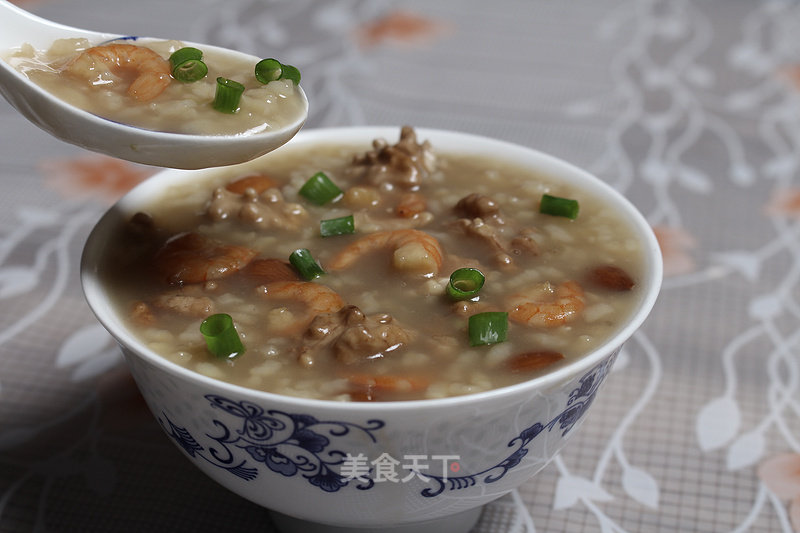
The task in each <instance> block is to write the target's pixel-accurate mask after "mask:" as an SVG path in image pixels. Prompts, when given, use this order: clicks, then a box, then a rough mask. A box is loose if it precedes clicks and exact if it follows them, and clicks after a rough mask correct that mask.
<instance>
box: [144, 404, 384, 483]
mask: <svg viewBox="0 0 800 533" xmlns="http://www.w3.org/2000/svg"><path fill="white" fill-rule="evenodd" d="M205 398H206V399H207V400H208V401H209V402H210V403H211V406H212V407H214V408H218V409H221V410H222V411H224V412H226V413H227V414H229V415H232V416H234V417H236V418H239V419H241V424H240V426H239V427H235V428H233V429H231V428H229V427H228V425H226V424H225V423H224V422H223V421H221V420H218V419H215V420H214V425H215V426H216V428H217V429H218V430H219V434H218V435H207V436H208V437H209V438H211V439H213V440H214V441H216V443H217V444H218V446H215V447H209V448H208V449H206V448H205V447H204V446H202V445H201V444H200V443H199V442H198V441H197V440H196V439H195V438H194V437H193V436H192V435H191V434H190V433H189V432H188V431H187V430H186V429H185V428H182V427H180V426H178V425H176V424H175V423H174V422H173V421H172V420H170V419H169V418H168V417H167V415H166V414H165V413H162V416H161V417H159V422H160V423H161V425H162V427H163V428H164V430H165V431H166V432H167V434H168V435H169V436H170V437H172V438H173V439H174V440H175V441H176V442H177V443H178V445H179V446H180V447H181V448H183V449H184V450H185V451H186V453H187V454H189V456H190V457H193V458H199V459H203V460H205V461H207V462H209V463H211V464H213V465H214V466H217V467H219V468H222V469H224V470H228V471H229V472H230V473H231V474H233V475H236V476H238V477H240V478H242V479H244V480H247V481H249V480H252V479H255V478H256V477H257V476H258V475H259V469H258V468H257V467H255V466H249V464H250V463H249V462H248V461H250V460H252V461H253V462H254V463H255V465H260V464H263V465H265V466H266V467H267V468H269V469H270V470H272V471H273V472H276V473H278V474H281V475H283V476H286V477H292V476H295V475H298V474H300V475H302V476H304V477H305V478H306V479H308V482H309V483H311V484H312V485H315V486H317V487H319V488H320V489H322V490H323V491H325V492H336V491H338V490H339V489H341V488H342V487H345V486H347V485H348V484H349V482H350V481H351V480H350V479H348V478H346V477H345V476H343V475H341V474H339V473H338V472H336V470H334V469H333V468H332V467H334V466H336V465H339V464H341V463H342V462H343V461H344V458H345V457H346V454H345V453H344V452H343V451H341V450H337V449H330V446H331V445H332V444H334V442H335V440H336V438H338V437H342V436H344V435H347V434H348V433H350V432H351V431H362V432H363V433H364V434H366V435H367V437H368V438H369V439H370V440H371V441H372V442H376V439H375V435H374V432H375V431H376V430H378V429H380V428H382V427H383V426H384V422H383V421H381V420H369V421H367V423H366V424H365V425H363V426H359V425H356V424H351V423H349V422H338V421H320V420H317V419H316V418H315V417H313V416H310V415H303V414H290V413H285V412H283V411H278V410H269V411H265V410H264V409H263V408H261V407H260V406H258V405H256V404H254V403H251V402H247V401H240V402H236V401H233V400H229V399H227V398H223V397H222V396H218V395H215V394H208V395H206V396H205ZM162 419H163V420H162ZM237 450H242V451H244V452H246V454H247V458H245V459H240V458H239V457H240V454H239V453H237ZM372 485H373V482H372V480H370V479H367V480H366V481H364V482H362V483H360V484H358V485H356V487H357V488H359V489H361V490H366V489H369V488H371V487H372Z"/></svg>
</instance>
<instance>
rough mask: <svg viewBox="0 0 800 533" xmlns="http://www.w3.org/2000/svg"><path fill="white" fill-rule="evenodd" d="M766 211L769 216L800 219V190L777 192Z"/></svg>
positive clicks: (768, 203)
mask: <svg viewBox="0 0 800 533" xmlns="http://www.w3.org/2000/svg"><path fill="white" fill-rule="evenodd" d="M764 211H765V212H766V214H767V215H768V216H785V217H790V218H800V189H784V190H777V191H775V192H774V193H773V194H772V198H771V199H770V201H769V202H767V205H766V206H765V209H764Z"/></svg>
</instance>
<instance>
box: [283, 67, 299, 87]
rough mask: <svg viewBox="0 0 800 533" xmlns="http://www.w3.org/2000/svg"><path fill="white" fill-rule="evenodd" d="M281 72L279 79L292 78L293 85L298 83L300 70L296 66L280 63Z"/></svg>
mask: <svg viewBox="0 0 800 533" xmlns="http://www.w3.org/2000/svg"><path fill="white" fill-rule="evenodd" d="M282 67H283V73H282V74H281V79H284V80H292V81H293V82H294V84H295V85H300V71H299V70H298V69H297V67H293V66H292V65H282Z"/></svg>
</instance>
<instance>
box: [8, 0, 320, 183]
mask: <svg viewBox="0 0 800 533" xmlns="http://www.w3.org/2000/svg"><path fill="white" fill-rule="evenodd" d="M75 37H85V38H87V39H88V40H89V42H91V43H93V44H96V43H101V42H104V41H108V40H112V39H117V38H120V37H122V36H120V35H114V34H109V33H98V32H93V31H88V30H82V29H79V28H72V27H69V26H64V25H62V24H57V23H54V22H51V21H49V20H45V19H43V18H40V17H37V16H35V15H32V14H30V13H28V12H27V11H24V10H22V9H20V8H18V7H17V6H15V5H13V4H11V3H9V2H7V1H6V0H0V51H8V50H11V49H12V48H16V47H19V46H20V45H22V44H23V43H29V44H31V45H33V47H34V48H36V49H47V48H49V46H50V45H51V44H52V43H53V41H55V40H56V39H61V38H75ZM186 44H187V45H189V46H195V47H197V48H200V49H203V50H216V51H217V52H221V53H226V54H231V55H233V54H238V55H241V56H245V57H247V58H248V60H252V61H253V65H255V63H256V62H257V61H259V59H260V58H258V57H255V56H251V55H248V54H242V53H241V52H235V51H232V50H226V49H222V48H218V47H215V46H209V45H205V44H195V43H186ZM298 89H299V88H298ZM299 92H300V96H301V97H302V99H303V102H304V104H305V105H304V107H303V113H302V116H299V117H297V120H296V121H295V122H294V123H292V124H290V125H288V126H286V127H284V128H281V129H278V130H274V131H268V132H263V133H258V134H252V135H238V136H237V135H219V136H216V135H185V134H178V133H164V132H158V131H150V130H145V129H141V128H137V127H134V126H128V125H125V124H120V123H117V122H113V121H111V120H107V119H104V118H100V117H98V116H96V115H93V114H91V113H89V112H87V111H84V110H82V109H78V108H76V107H74V106H71V105H69V104H67V103H66V102H64V101H63V100H60V99H59V98H57V97H55V96H53V95H52V94H50V93H48V92H47V91H45V90H44V89H42V88H41V87H39V86H38V85H36V84H35V83H33V82H31V81H30V80H29V79H28V78H27V77H26V76H25V75H24V74H22V73H21V72H18V71H17V70H16V69H14V68H13V67H12V66H11V65H9V64H8V63H6V62H5V61H3V60H2V59H0V94H2V95H3V96H4V97H5V98H6V100H8V101H9V103H11V105H12V106H14V107H15V108H16V109H17V110H18V111H19V112H20V113H22V114H23V115H24V116H25V117H26V118H28V120H30V121H31V122H33V123H34V124H36V125H37V126H39V127H40V128H42V129H43V130H45V131H46V132H48V133H50V134H51V135H53V136H55V137H58V138H59V139H61V140H63V141H66V142H69V143H72V144H75V145H77V146H80V147H83V148H86V149H89V150H92V151H95V152H100V153H104V154H108V155H111V156H114V157H119V158H121V159H127V160H128V161H134V162H137V163H144V164H147V165H155V166H159V167H170V168H183V169H195V168H206V167H216V166H224V165H230V164H234V163H241V162H244V161H249V160H250V159H253V158H255V157H258V156H260V155H263V154H265V153H267V152H270V151H272V150H274V149H275V148H278V147H279V146H281V145H283V144H285V143H286V142H287V141H288V140H289V139H291V138H292V137H293V136H294V135H295V134H296V133H297V132H298V131H299V130H300V128H301V127H302V126H303V124H304V123H305V120H306V117H307V114H308V100H307V99H306V95H305V93H304V92H303V90H302V89H299Z"/></svg>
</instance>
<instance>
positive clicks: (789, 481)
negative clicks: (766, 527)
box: [758, 453, 800, 531]
mask: <svg viewBox="0 0 800 533" xmlns="http://www.w3.org/2000/svg"><path fill="white" fill-rule="evenodd" d="M758 477H759V478H761V481H763V482H764V484H765V485H766V486H767V488H768V489H769V490H770V491H771V492H772V493H773V494H775V496H777V497H778V498H780V499H781V500H785V501H788V502H789V520H790V521H791V523H792V529H794V530H795V531H800V453H783V454H779V455H775V456H773V457H771V458H769V459H767V460H766V461H764V462H763V463H761V466H759V468H758Z"/></svg>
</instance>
